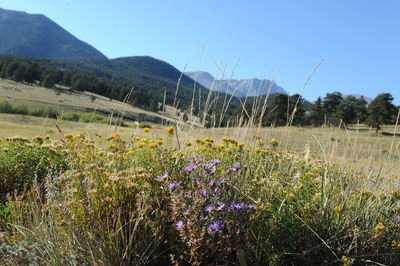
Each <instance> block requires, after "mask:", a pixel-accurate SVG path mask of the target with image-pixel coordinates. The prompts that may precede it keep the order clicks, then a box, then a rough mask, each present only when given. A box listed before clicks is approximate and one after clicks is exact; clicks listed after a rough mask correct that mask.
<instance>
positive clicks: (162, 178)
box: [157, 172, 168, 182]
mask: <svg viewBox="0 0 400 266" xmlns="http://www.w3.org/2000/svg"><path fill="white" fill-rule="evenodd" d="M167 178H168V172H165V173H164V174H163V175H160V176H158V177H157V180H158V181H160V182H162V181H164V180H165V179H167Z"/></svg>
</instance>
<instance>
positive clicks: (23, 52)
mask: <svg viewBox="0 0 400 266" xmlns="http://www.w3.org/2000/svg"><path fill="white" fill-rule="evenodd" d="M0 36H1V38H0V54H6V55H19V56H27V57H37V58H103V59H105V58H106V56H104V55H103V54H102V53H101V52H99V51H98V50H96V49H95V48H94V47H92V46H90V45H89V44H87V43H85V42H83V41H81V40H79V39H77V38H76V37H74V36H73V35H72V34H70V33H69V32H67V31H66V30H65V29H63V28H62V27H60V26H59V25H57V24H56V23H55V22H53V21H52V20H50V19H49V18H47V17H46V16H44V15H36V14H35V15H32V14H27V13H25V12H19V11H11V10H5V9H2V8H0Z"/></svg>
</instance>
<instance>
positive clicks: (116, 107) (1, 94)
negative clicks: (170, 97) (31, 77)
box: [0, 79, 179, 123]
mask: <svg viewBox="0 0 400 266" xmlns="http://www.w3.org/2000/svg"><path fill="white" fill-rule="evenodd" d="M2 100H6V101H7V102H9V103H12V104H23V105H26V106H28V107H33V108H46V107H53V108H54V109H56V111H57V112H58V113H59V115H61V114H62V113H64V112H67V111H79V112H92V113H93V112H94V113H99V114H104V115H113V116H117V115H120V114H121V113H122V114H123V117H124V118H126V119H128V120H131V121H139V122H142V121H150V122H154V123H161V122H162V121H163V120H164V121H175V119H179V117H177V116H176V109H174V108H172V107H168V106H167V107H166V112H165V113H164V114H163V113H161V112H160V113H157V112H151V111H148V110H144V109H141V108H137V107H135V106H132V105H129V104H124V103H123V102H120V101H116V100H113V101H110V100H109V98H107V97H104V96H101V95H98V94H94V93H90V92H77V91H71V90H69V89H68V88H66V87H62V86H57V87H56V88H54V89H49V88H44V87H41V86H38V85H29V84H22V83H18V82H15V81H11V80H5V79H0V101H2Z"/></svg>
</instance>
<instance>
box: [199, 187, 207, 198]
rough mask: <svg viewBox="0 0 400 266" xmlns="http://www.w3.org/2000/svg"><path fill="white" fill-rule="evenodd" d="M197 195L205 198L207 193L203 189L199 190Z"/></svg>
mask: <svg viewBox="0 0 400 266" xmlns="http://www.w3.org/2000/svg"><path fill="white" fill-rule="evenodd" d="M198 194H199V195H201V196H203V197H205V196H207V191H206V190H205V189H200V190H199V191H198Z"/></svg>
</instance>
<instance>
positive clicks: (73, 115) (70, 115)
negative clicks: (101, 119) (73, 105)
mask: <svg viewBox="0 0 400 266" xmlns="http://www.w3.org/2000/svg"><path fill="white" fill-rule="evenodd" d="M81 117H82V114H81V113H78V112H74V111H69V112H65V113H63V114H62V115H61V119H62V120H67V121H79V120H80V119H81Z"/></svg>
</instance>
